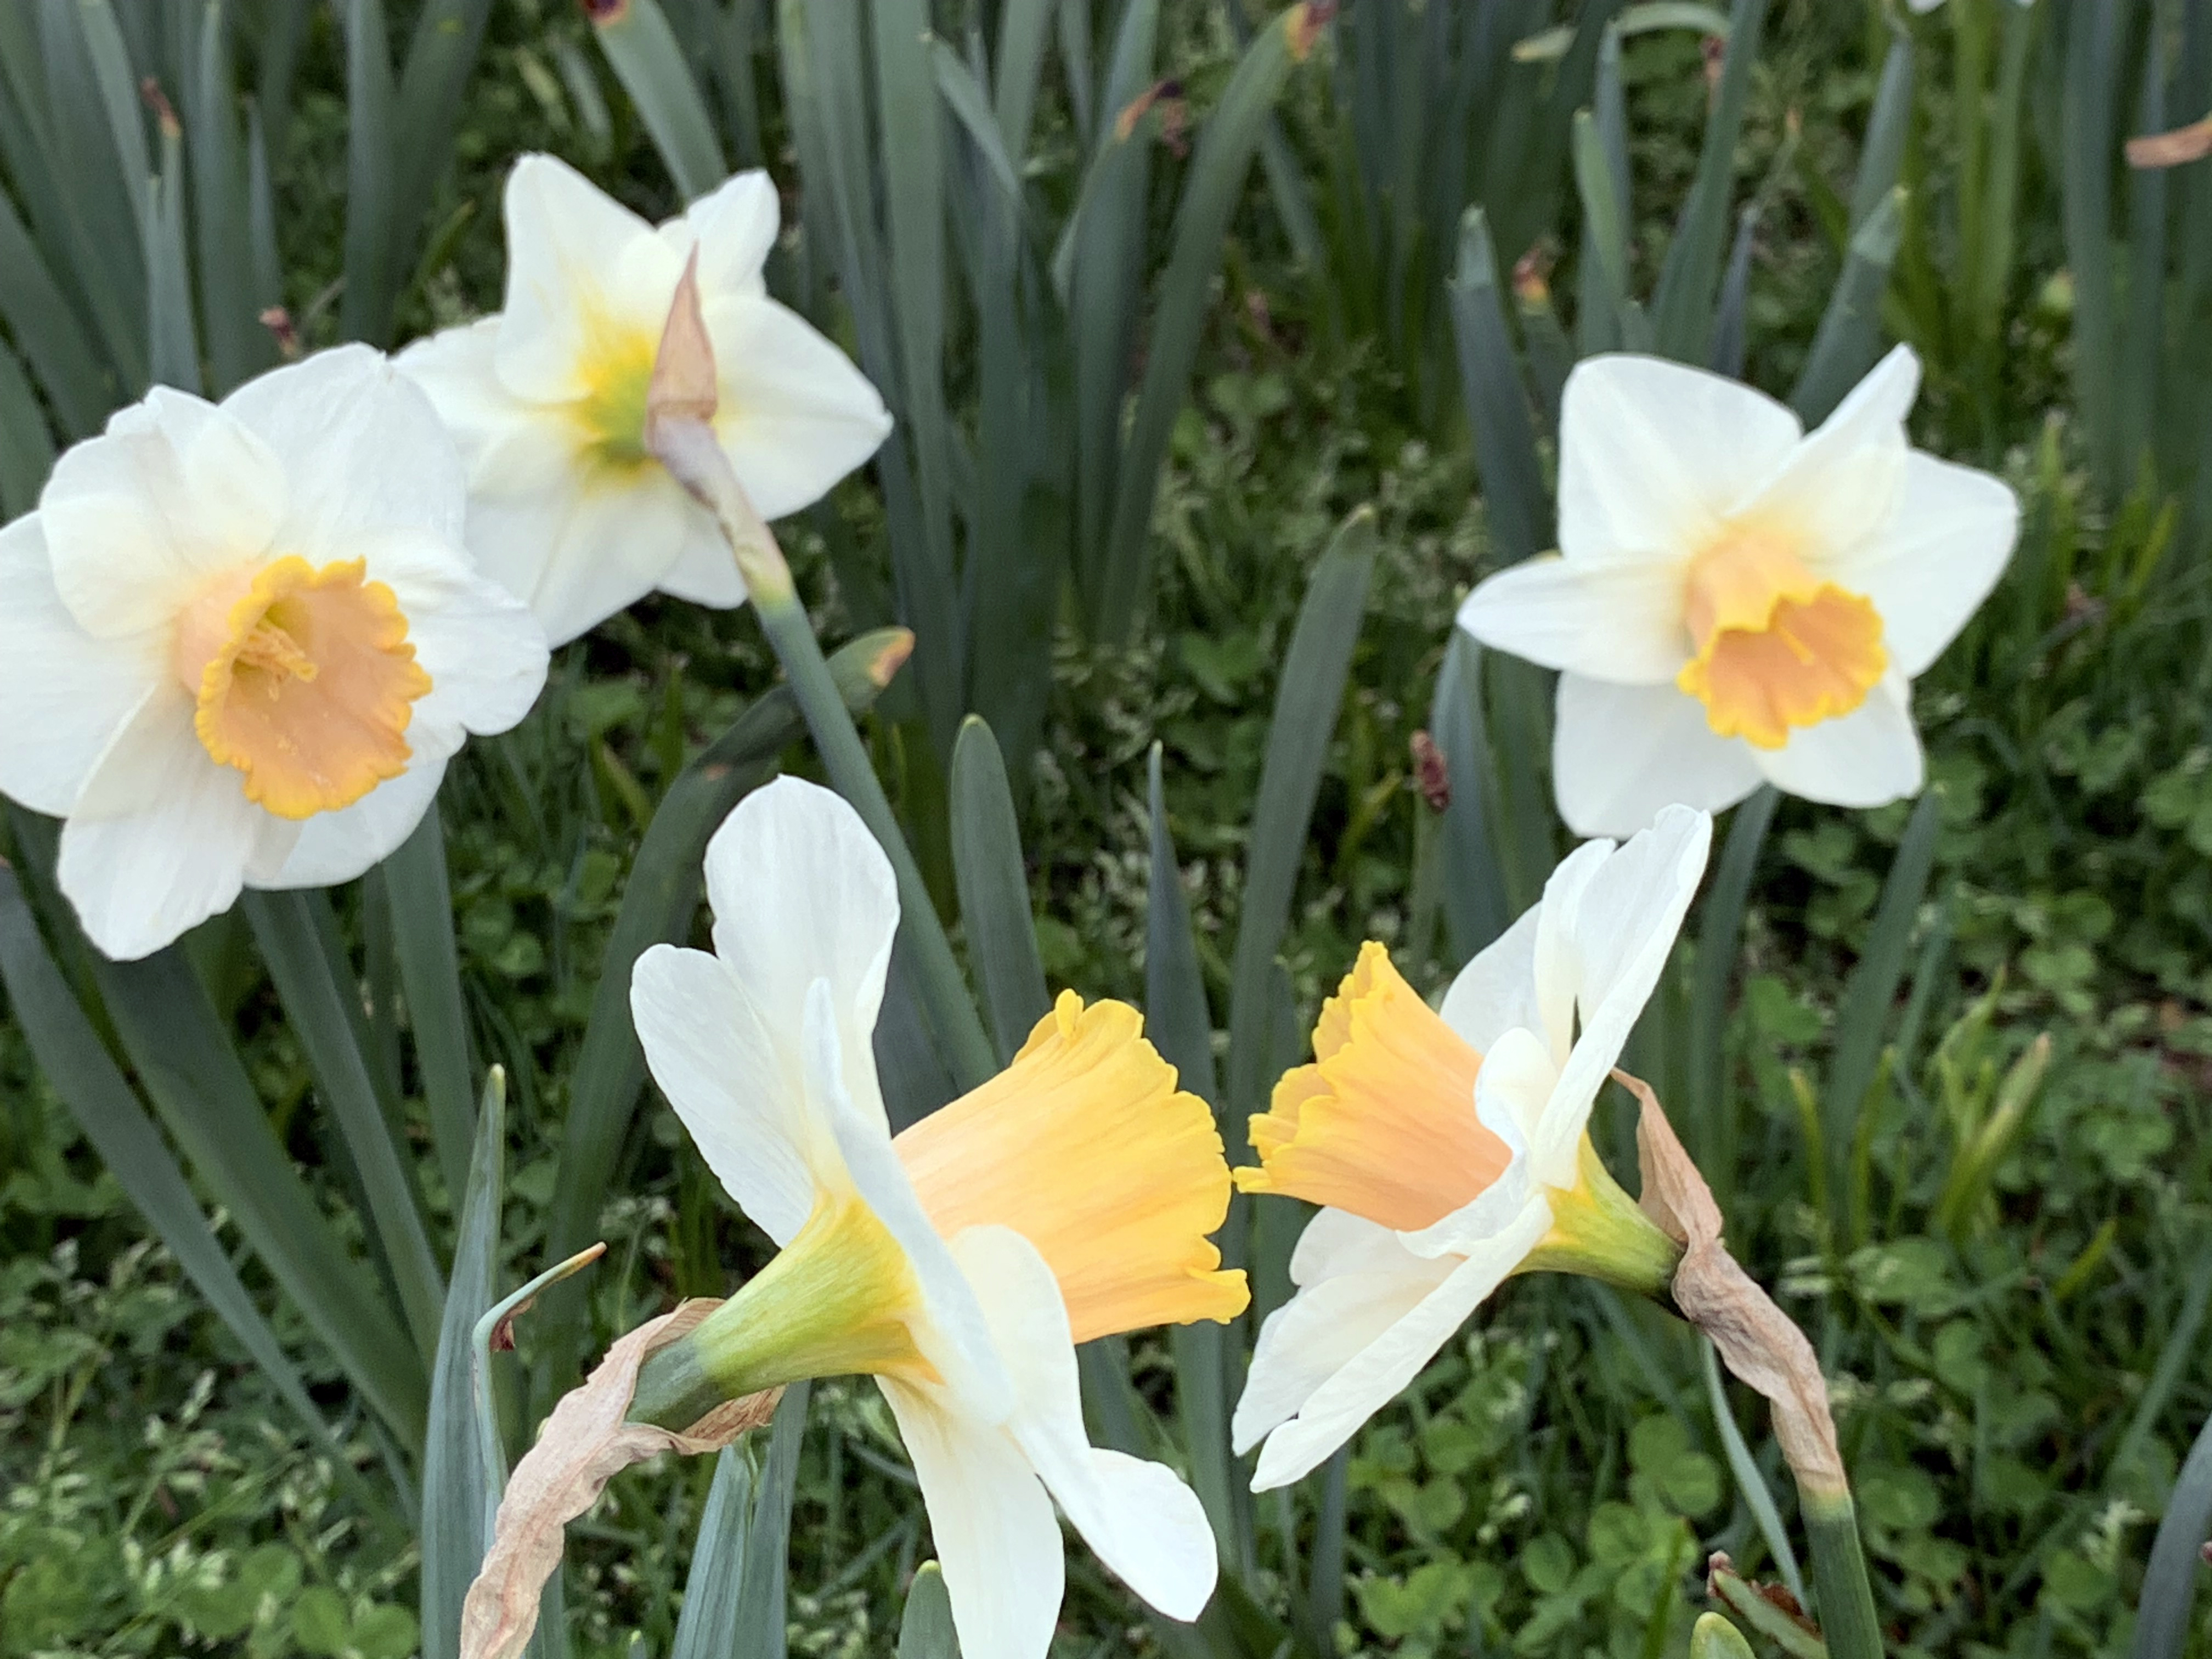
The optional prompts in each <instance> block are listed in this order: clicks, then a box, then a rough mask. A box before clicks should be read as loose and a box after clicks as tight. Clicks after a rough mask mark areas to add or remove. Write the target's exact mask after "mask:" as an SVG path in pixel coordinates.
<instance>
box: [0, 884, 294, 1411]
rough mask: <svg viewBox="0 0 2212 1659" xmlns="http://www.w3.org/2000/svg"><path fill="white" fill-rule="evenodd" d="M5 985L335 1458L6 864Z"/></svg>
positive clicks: (124, 1174) (125, 1181) (142, 1210)
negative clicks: (66, 978)
mask: <svg viewBox="0 0 2212 1659" xmlns="http://www.w3.org/2000/svg"><path fill="white" fill-rule="evenodd" d="M0 979H4V981H5V983H6V987H7V991H8V1000H9V1003H10V1004H12V1005H13V1008H14V1012H15V1024H16V1025H17V1026H18V1028H19V1029H20V1030H21V1031H22V1033H23V1035H24V1036H25V1037H26V1038H27V1040H28V1042H29V1043H30V1045H31V1052H32V1055H33V1058H34V1059H36V1060H38V1062H39V1069H40V1071H41V1072H43V1073H45V1074H46V1079H47V1080H48V1081H49V1082H51V1083H52V1085H53V1088H54V1092H55V1093H56V1094H58V1095H59V1096H60V1097H61V1099H62V1103H63V1104H64V1105H65V1106H67V1107H68V1108H69V1109H70V1115H71V1116H72V1117H73V1118H75V1119H76V1122H77V1125H78V1127H81V1128H82V1130H83V1131H84V1133H85V1138H86V1139H88V1140H89V1141H91V1142H92V1145H93V1148H94V1151H95V1152H98V1153H99V1154H100V1161H101V1162H102V1163H103V1164H106V1166H107V1168H108V1170H110V1171H111V1172H112V1174H113V1175H114V1176H115V1180H116V1183H117V1184H118V1186H120V1187H121V1188H123V1192H124V1195H125V1197H127V1198H128V1199H129V1200H131V1204H132V1206H134V1207H136V1208H137V1212H138V1213H139V1214H140V1215H142V1216H143V1217H144V1218H145V1220H146V1225H148V1226H149V1227H151V1228H152V1229H153V1230H154V1232H155V1237H158V1238H160V1239H161V1243H162V1244H163V1245H164V1246H165V1247H166V1248H167V1250H168V1252H169V1254H170V1255H173V1256H174V1257H176V1259H177V1265H178V1266H179V1267H181V1268H182V1269H183V1270H184V1273H185V1277H186V1278H188V1279H191V1281H192V1284H193V1285H194V1287H195V1288H197V1290H198V1291H199V1293H200V1294H201V1295H202V1296H204V1297H206V1298H207V1302H208V1305H209V1306H210V1307H211V1308H213V1309H214V1310H215V1312H216V1317H218V1318H219V1319H221V1320H222V1322H223V1323H224V1324H225V1325H227V1326H228V1327H229V1328H230V1331H231V1334H233V1335H234V1336H235V1337H237V1338H238V1340H239V1344H240V1346H242V1347H243V1348H244V1349H245V1350H246V1352H247V1354H249V1355H250V1356H251V1357H252V1359H253V1362H254V1363H255V1364H258V1366H260V1368H261V1371H262V1374H263V1376H265V1377H267V1378H268V1380H269V1385H270V1388H272V1389H275V1390H276V1397H277V1398H278V1399H280V1400H282V1401H283V1402H284V1403H285V1404H286V1405H287V1406H289V1407H291V1409H292V1411H293V1413H294V1414H295V1415H296V1416H297V1417H298V1418H299V1419H300V1421H301V1424H302V1425H304V1426H305V1427H306V1428H307V1431H308V1432H309V1434H311V1435H312V1436H313V1437H314V1438H315V1440H316V1442H317V1443H319V1445H320V1446H321V1447H322V1449H324V1450H325V1452H326V1453H329V1454H331V1455H337V1444H336V1443H335V1442H334V1441H333V1440H332V1439H331V1431H330V1427H329V1425H327V1424H326V1423H325V1422H324V1420H323V1414H322V1413H321V1412H319V1410H317V1409H316V1407H315V1403H314V1401H313V1400H311V1399H309V1398H308V1395H307V1388H306V1386H305V1385H304V1384H303V1383H301V1380H300V1374H299V1371H298V1370H297V1369H296V1368H295V1366H294V1365H293V1364H292V1360H291V1357H290V1356H289V1355H288V1354H287V1353H286V1352H284V1350H283V1345H282V1344H280V1343H279V1342H278V1341H277V1340H276V1333H275V1332H274V1331H272V1330H270V1328H269V1324H268V1322H267V1321H266V1320H264V1318H262V1316H261V1311H260V1310H259V1309H258V1308H257V1307H256V1306H255V1305H254V1304H253V1298H252V1296H251V1295H250V1294H249V1293H248V1292H247V1291H246V1286H245V1285H243V1284H242V1283H240V1280H239V1277H238V1273H237V1271H236V1270H235V1269H234V1268H233V1267H232V1266H231V1265H230V1258H229V1257H228V1255H225V1254H224V1252H223V1249H222V1243H221V1242H220V1241H219V1240H218V1239H217V1238H216V1236H215V1231H214V1229H213V1228H211V1227H210V1225H208V1220H207V1218H206V1216H205V1215H204V1214H203V1213H202V1212H201V1210H200V1206H199V1202H198V1200H196V1199H195V1198H194V1197H193V1196H192V1191H191V1187H190V1186H189V1185H188V1184H187V1183H186V1182H185V1176H184V1172H183V1171H182V1170H179V1168H178V1167H177V1163H176V1160H175V1159H174V1158H172V1157H171V1156H170V1154H169V1149H168V1147H167V1146H166V1145H164V1144H163V1142H162V1139H161V1133H160V1132H159V1131H158V1130H156V1129H155V1127H154V1125H153V1121H152V1120H150V1119H149V1117H148V1116H147V1115H146V1112H145V1109H144V1108H143V1107H142V1106H141V1105H140V1104H139V1103H138V1098H137V1096H136V1095H135V1094H134V1093H133V1092H132V1091H131V1085H129V1084H128V1083H126V1082H125V1080H124V1079H123V1074H122V1073H120V1072H118V1070H117V1069H116V1067H115V1062H114V1061H113V1060H111V1059H110V1058H109V1057H108V1054H107V1050H106V1048H103V1047H102V1046H101V1045H100V1038H99V1036H98V1034H97V1033H95V1032H94V1030H93V1028H92V1023H91V1022H90V1021H89V1020H88V1019H87V1018H85V1016H84V1011H83V1009H82V1008H81V1007H80V1006H78V1004H77V1000H76V996H75V995H74V994H72V993H71V992H70V987H69V985H68V982H67V981H65V980H64V979H63V977H62V975H61V970H60V969H58V968H57V967H56V966H55V965H54V961H53V957H52V956H51V955H49V954H48V952H47V951H46V941H45V940H44V939H41V938H40V935H39V926H38V922H37V921H36V920H35V919H34V918H33V916H32V915H31V910H30V907H29V905H28V904H27V903H26V902H24V898H23V892H22V889H21V886H20V885H19V884H17V882H16V879H15V872H13V871H12V870H10V869H9V868H8V866H6V865H5V864H4V863H0Z"/></svg>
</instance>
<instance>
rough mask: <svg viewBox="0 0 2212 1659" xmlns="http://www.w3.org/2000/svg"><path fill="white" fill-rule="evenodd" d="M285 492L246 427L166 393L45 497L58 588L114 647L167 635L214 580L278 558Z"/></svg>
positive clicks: (52, 480)
mask: <svg viewBox="0 0 2212 1659" xmlns="http://www.w3.org/2000/svg"><path fill="white" fill-rule="evenodd" d="M284 492H285V478H284V470H283V466H282V465H281V464H280V463H279V462H278V460H277V459H276V456H275V455H274V454H273V453H270V449H269V447H268V446H267V445H266V444H264V443H263V442H262V441H261V440H260V439H259V438H258V437H257V436H256V435H254V434H253V433H252V432H251V431H249V430H247V428H246V426H245V425H244V424H243V423H242V422H240V421H238V420H237V419H236V418H235V417H234V416H232V415H230V414H229V413H228V411H226V410H219V409H217V408H216V406H215V405H214V404H210V403H209V402H207V401H206V400H205V399H204V398H195V397H193V396H191V394H190V393H188V392H177V391H173V390H172V389H171V388H170V387H167V386H155V388H154V389H153V390H152V391H151V392H148V393H147V394H146V398H145V400H144V401H143V403H137V404H132V405H131V407H130V408H128V409H125V410H118V411H117V412H116V414H115V415H114V416H112V417H111V418H110V419H109V421H108V422H107V430H106V432H104V433H103V434H101V435H100V436H99V437H97V438H88V439H87V440H86V441H84V442H82V443H81V444H78V445H77V446H76V447H75V448H73V449H70V450H69V451H68V452H66V453H64V455H63V456H62V458H61V459H59V460H58V461H56V462H55V463H54V470H53V473H52V476H51V477H48V478H47V480H46V489H45V492H44V493H43V494H42V495H40V497H39V516H40V519H41V520H43V521H44V522H45V525H46V546H47V549H48V551H49V555H50V556H51V558H52V562H53V574H54V586H55V588H56V590H57V591H58V592H59V593H60V594H61V598H62V603H63V604H64V605H67V606H69V608H70V614H72V615H73V616H75V617H76V619H77V621H78V622H79V623H82V624H83V626H84V627H85V629H86V630H87V631H88V632H90V633H92V634H94V635H100V637H102V638H114V637H116V636H118V635H125V634H135V633H137V632H140V631H141V630H143V629H149V628H156V627H167V626H168V625H169V624H170V623H173V622H174V621H175V619H176V615H177V612H178V611H179V610H180V609H182V607H183V606H184V605H185V603H186V602H187V601H188V600H189V599H191V596H192V595H193V594H194V593H195V592H197V591H198V589H199V588H200V586H202V585H203V584H204V583H205V581H206V580H207V579H208V578H209V577H210V576H211V575H214V574H216V573H218V572H220V571H223V570H228V569H229V568H232V567H234V566H235V565H238V564H240V563H241V562H245V561H246V560H248V559H252V558H256V557H258V556H260V555H262V554H264V553H265V552H266V551H268V550H269V548H270V538H271V536H272V535H274V533H275V532H276V526H277V524H278V521H279V520H281V519H282V517H283V512H284Z"/></svg>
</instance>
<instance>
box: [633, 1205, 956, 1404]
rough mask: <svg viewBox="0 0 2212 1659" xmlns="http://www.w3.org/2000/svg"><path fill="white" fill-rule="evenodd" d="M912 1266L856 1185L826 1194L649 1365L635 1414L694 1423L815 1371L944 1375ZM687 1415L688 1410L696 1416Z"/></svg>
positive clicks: (931, 1378)
mask: <svg viewBox="0 0 2212 1659" xmlns="http://www.w3.org/2000/svg"><path fill="white" fill-rule="evenodd" d="M923 1312H924V1308H923V1302H922V1293H921V1279H920V1277H919V1276H918V1275H917V1274H916V1273H915V1270H914V1264H913V1263H912V1262H911V1261H908V1259H907V1254H906V1252H905V1250H904V1249H902V1248H901V1247H900V1245H899V1243H898V1241H897V1240H896V1238H894V1237H892V1236H891V1232H890V1229H889V1228H888V1227H886V1226H884V1224H883V1222H882V1221H881V1220H879V1219H878V1218H877V1216H876V1213H875V1212H874V1211H873V1210H871V1209H870V1208H869V1207H868V1206H867V1205H866V1203H864V1202H863V1201H862V1200H860V1197H859V1195H858V1194H852V1193H843V1194H836V1193H826V1192H825V1193H823V1194H822V1195H821V1196H820V1197H818V1198H817V1200H815V1204H814V1210H813V1212H812V1213H811V1215H809V1216H808V1217H807V1218H806V1225H805V1226H803V1227H801V1228H800V1229H799V1231H798V1233H797V1234H796V1235H794V1236H793V1238H792V1241H791V1243H788V1244H787V1245H785V1246H784V1247H783V1249H781V1250H779V1251H777V1252H776V1254H775V1259H774V1260H773V1261H770V1262H769V1264H768V1266H767V1267H763V1268H762V1269H761V1270H760V1272H758V1273H755V1274H754V1275H753V1276H752V1277H751V1278H750V1279H747V1280H746V1281H745V1282H744V1285H742V1286H741V1287H739V1289H738V1293H737V1294H736V1295H735V1296H733V1297H731V1298H730V1299H729V1300H728V1301H727V1302H725V1303H724V1304H722V1305H721V1306H720V1307H719V1308H717V1309H716V1310H714V1312H713V1313H712V1314H710V1315H708V1317H707V1318H706V1320H705V1321H704V1322H702V1323H701V1324H700V1326H699V1327H698V1328H696V1330H694V1331H692V1332H690V1334H687V1335H685V1336H684V1337H682V1338H680V1339H679V1340H677V1341H675V1342H673V1343H671V1344H670V1345H669V1346H667V1347H665V1348H663V1349H661V1350H659V1352H656V1353H655V1354H653V1357H652V1358H651V1359H650V1360H649V1361H648V1362H647V1364H646V1366H645V1368H644V1369H643V1370H641V1372H640V1373H639V1376H638V1392H637V1395H636V1398H635V1401H634V1402H633V1403H632V1406H631V1407H630V1415H631V1417H632V1418H633V1419H636V1420H639V1421H650V1422H680V1423H686V1424H688V1423H691V1422H695V1421H696V1420H697V1419H699V1418H701V1417H703V1416H704V1415H706V1413H708V1411H710V1410H711V1409H713V1408H714V1407H715V1406H716V1405H718V1404H720V1402H721V1401H725V1400H735V1399H737V1398H738V1397H739V1396H741V1395H748V1394H756V1393H758V1392H759V1391H760V1390H762V1389H773V1388H778V1387H781V1385H783V1384H784V1383H797V1382H800V1381H803V1380H804V1379H805V1378H808V1377H815V1376H859V1375H863V1374H865V1375H867V1376H902V1377H906V1378H908V1379H909V1380H911V1381H915V1382H936V1381H939V1376H938V1372H937V1369H936V1367H935V1366H933V1365H932V1364H930V1363H929V1361H928V1360H927V1359H925V1358H923V1357H922V1354H921V1350H920V1348H918V1347H917V1346H915V1340H914V1334H913V1323H912V1322H914V1321H915V1320H916V1319H919V1318H921V1316H922V1315H923ZM687 1413H688V1415H687Z"/></svg>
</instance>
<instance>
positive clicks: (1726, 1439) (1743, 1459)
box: [1698, 1336, 1806, 1607]
mask: <svg viewBox="0 0 2212 1659" xmlns="http://www.w3.org/2000/svg"><path fill="white" fill-rule="evenodd" d="M1698 1359H1699V1364H1702V1365H1703V1366H1704V1368H1705V1399H1706V1401H1707V1403H1708V1404H1709V1405H1711V1407H1712V1414H1713V1426H1714V1427H1715V1428H1716V1429H1717V1430H1718V1431H1720V1437H1721V1448H1722V1449H1723V1451H1725V1452H1726V1453H1727V1454H1728V1462H1729V1471H1730V1473H1732V1474H1734V1475H1735V1489H1736V1492H1737V1493H1738V1494H1739V1495H1740V1496H1741V1498H1743V1501H1744V1506H1745V1507H1746V1508H1747V1509H1748V1510H1750V1511H1751V1516H1752V1519H1753V1521H1754V1522H1757V1523H1758V1526H1759V1537H1760V1538H1762V1539H1763V1540H1765V1543H1766V1549H1767V1553H1768V1554H1770V1555H1771V1556H1772V1557H1773V1558H1774V1566H1775V1571H1778V1572H1779V1573H1780V1574H1781V1575H1782V1582H1783V1583H1785V1584H1787V1585H1789V1586H1790V1594H1791V1595H1794V1596H1796V1598H1797V1601H1798V1605H1800V1606H1801V1607H1802V1606H1803V1605H1804V1602H1805V1599H1806V1598H1805V1576H1804V1574H1803V1573H1802V1571H1800V1570H1799V1568H1798V1565H1797V1552H1796V1550H1794V1549H1792V1548H1790V1529H1789V1528H1787V1527H1785V1526H1784V1525H1783V1524H1782V1510H1781V1508H1780V1507H1779V1506H1778V1504H1776V1503H1775V1501H1774V1493H1773V1492H1772V1490H1771V1489H1770V1488H1769V1487H1768V1486H1767V1484H1766V1477H1765V1475H1763V1474H1760V1473H1759V1462H1758V1460H1757V1459H1755V1458H1754V1457H1753V1456H1752V1455H1751V1448H1750V1447H1749V1446H1748V1445H1747V1444H1745V1443H1744V1438H1743V1431H1742V1430H1741V1429H1740V1428H1738V1427H1737V1426H1736V1422H1735V1412H1734V1411H1733V1410H1732V1409H1731V1408H1730V1407H1729V1397H1728V1388H1727V1385H1726V1384H1725V1383H1723V1382H1722V1380H1721V1367H1720V1361H1719V1360H1718V1359H1717V1358H1716V1357H1715V1354H1714V1351H1713V1345H1712V1344H1711V1342H1709V1341H1707V1340H1705V1338H1704V1337H1702V1336H1700V1337H1699V1339H1698Z"/></svg>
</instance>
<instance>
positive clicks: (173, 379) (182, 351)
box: [142, 116, 200, 393]
mask: <svg viewBox="0 0 2212 1659" xmlns="http://www.w3.org/2000/svg"><path fill="white" fill-rule="evenodd" d="M142 188H143V192H144V202H145V206H144V211H143V215H142V218H143V222H144V224H145V228H146V231H145V236H146V327H147V334H148V342H147V344H148V354H149V367H150V368H151V371H152V374H153V376H154V380H155V383H156V384H158V385H161V386H175V387H177V388H178V389H179V391H183V392H195V393H196V392H198V391H199V389H200V354H199V330H198V328H197V325H195V324H194V322H193V320H192V279H191V268H190V265H189V264H188V259H189V255H188V254H187V252H186V251H185V144H184V134H183V132H182V131H181V130H179V127H178V125H177V124H176V123H175V121H173V120H172V119H170V118H167V117H166V116H165V117H164V118H163V119H162V122H161V173H159V175H157V176H156V177H154V178H151V179H147V180H145V181H144V184H143V187H142Z"/></svg>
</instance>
